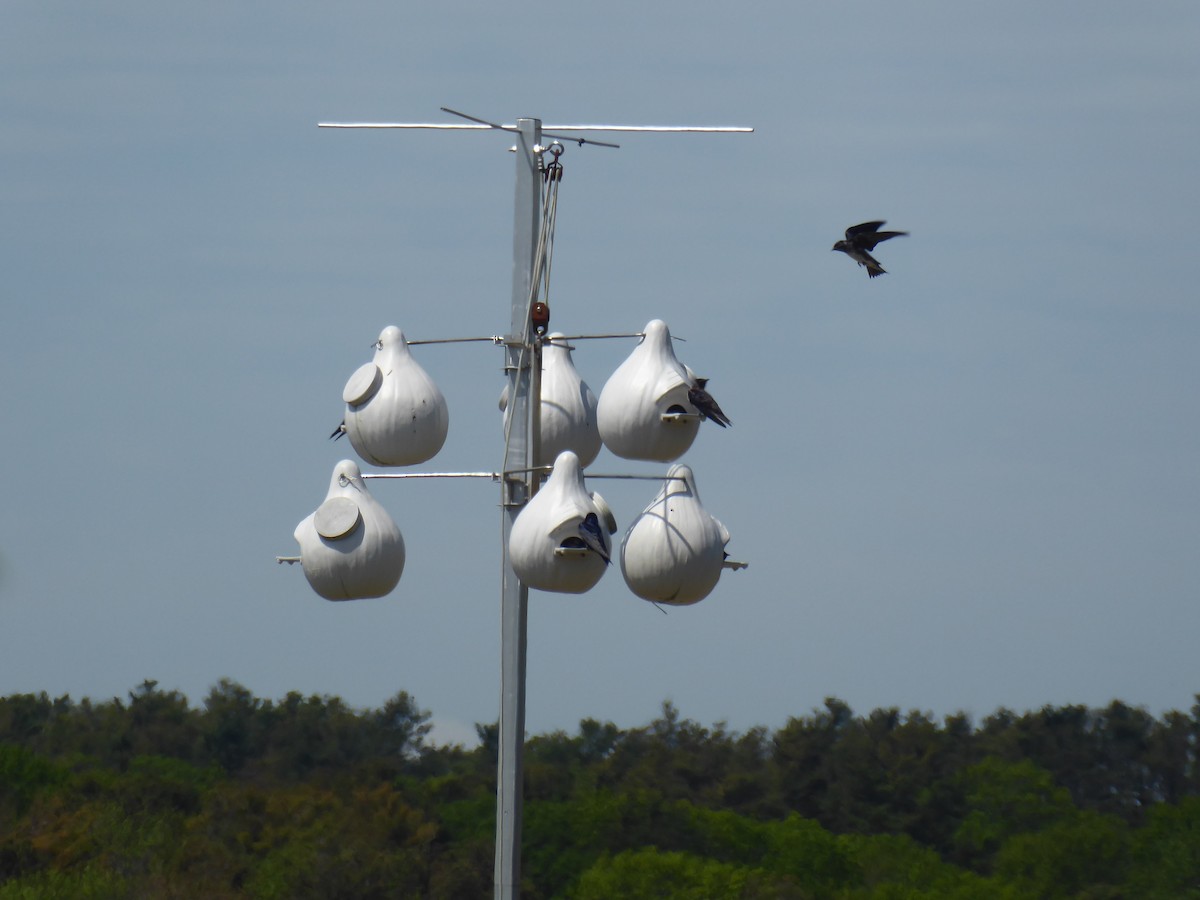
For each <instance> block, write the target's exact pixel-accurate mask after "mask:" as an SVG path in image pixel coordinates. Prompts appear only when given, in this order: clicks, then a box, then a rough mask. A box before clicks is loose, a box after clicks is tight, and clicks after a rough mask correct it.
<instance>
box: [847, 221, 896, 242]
mask: <svg viewBox="0 0 1200 900" xmlns="http://www.w3.org/2000/svg"><path fill="white" fill-rule="evenodd" d="M885 224H887V220H886V219H880V220H879V221H878V222H863V223H861V224H859V225H851V226H850V227H849V228H847V229H846V239H847V240H850V241H852V240H854V239H855V238H856V237H858V236H859V235H861V234H869V233H870V232H872V231H878V230H879V229H880V227H882V226H883V225H885Z"/></svg>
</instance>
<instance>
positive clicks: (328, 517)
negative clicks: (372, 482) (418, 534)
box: [295, 459, 404, 600]
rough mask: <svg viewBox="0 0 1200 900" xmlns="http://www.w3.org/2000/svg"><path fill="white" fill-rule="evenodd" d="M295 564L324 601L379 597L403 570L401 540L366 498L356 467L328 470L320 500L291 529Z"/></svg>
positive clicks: (382, 511) (374, 502)
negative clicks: (297, 556)
mask: <svg viewBox="0 0 1200 900" xmlns="http://www.w3.org/2000/svg"><path fill="white" fill-rule="evenodd" d="M295 538H296V543H298V544H299V545H300V565H301V567H302V568H303V569H304V577H305V578H307V579H308V583H309V584H310V585H312V589H313V590H314V591H316V592H317V593H318V594H320V595H321V596H322V597H324V598H325V599H326V600H358V599H362V598H366V597H382V596H383V595H384V594H387V593H390V592H391V590H392V589H393V588H394V587H395V586H396V585H397V584H398V583H399V581H400V574H401V572H403V571H404V538H403V537H401V535H400V529H399V528H397V527H396V523H395V522H393V521H392V518H391V516H389V515H388V514H387V510H385V509H384V508H383V507H382V506H381V505H380V504H379V502H378V501H377V500H375V498H374V497H372V496H371V495H370V494H369V493H367V486H366V484H365V483H364V482H363V479H362V473H361V472H360V471H359V468H358V465H357V464H356V463H355V462H354V461H353V460H349V459H343V460H342V461H341V462H339V463H338V464H337V465H336V466H334V469H333V478H332V479H331V480H330V482H329V493H328V494H327V495H326V496H325V501H324V502H323V503H322V504H321V505H320V506H319V507H317V509H316V512H314V513H312V514H311V515H309V516H308V517H307V518H306V519H304V521H302V522H301V523H300V524H299V525H297V526H296V532H295Z"/></svg>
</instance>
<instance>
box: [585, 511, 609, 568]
mask: <svg viewBox="0 0 1200 900" xmlns="http://www.w3.org/2000/svg"><path fill="white" fill-rule="evenodd" d="M579 538H580V540H582V541H583V542H584V544H586V545H587V548H588V549H589V550H591V551H592V552H593V553H598V554H599V555H600V558H601V559H602V560H604V562H605V564H607V565H611V564H612V559H611V558H610V557H609V555H608V542H607V541H606V540H604V530H603V529H602V528H601V527H600V519H599V517H598V516H597V515H596V514H595V513H588V514H587V515H586V516H584V517H583V521H582V522H580V523H579Z"/></svg>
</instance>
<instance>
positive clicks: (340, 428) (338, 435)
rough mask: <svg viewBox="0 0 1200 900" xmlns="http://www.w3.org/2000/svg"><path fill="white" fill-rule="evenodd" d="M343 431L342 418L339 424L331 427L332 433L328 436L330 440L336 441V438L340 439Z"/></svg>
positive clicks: (344, 431) (344, 428)
mask: <svg viewBox="0 0 1200 900" xmlns="http://www.w3.org/2000/svg"><path fill="white" fill-rule="evenodd" d="M345 433H346V420H345V419H342V424H341V425H339V426H338V427H337V428H335V429H333V434H331V435H330V436H329V437H330V438H331V439H332V440H335V441H338V440H341V438H342V435H343V434H345Z"/></svg>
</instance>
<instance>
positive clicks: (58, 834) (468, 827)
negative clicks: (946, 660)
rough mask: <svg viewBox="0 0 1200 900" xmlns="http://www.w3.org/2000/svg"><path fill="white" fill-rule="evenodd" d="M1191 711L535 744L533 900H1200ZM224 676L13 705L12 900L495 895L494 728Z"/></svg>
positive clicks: (394, 702) (529, 861) (528, 788)
mask: <svg viewBox="0 0 1200 900" xmlns="http://www.w3.org/2000/svg"><path fill="white" fill-rule="evenodd" d="M1196 699H1197V703H1196V705H1194V706H1193V707H1192V708H1191V710H1190V711H1188V712H1177V711H1172V712H1168V713H1166V714H1164V715H1162V716H1157V717H1156V716H1153V715H1151V714H1149V713H1148V712H1147V711H1146V710H1144V709H1141V708H1139V707H1132V706H1128V705H1126V704H1124V703H1122V702H1120V701H1113V702H1112V703H1110V704H1109V705H1108V706H1107V707H1104V708H1102V709H1093V708H1088V707H1084V706H1058V707H1054V706H1046V707H1043V708H1042V709H1040V710H1036V711H1027V712H1023V713H1016V712H1013V711H1011V710H1006V709H1001V710H998V711H997V712H995V713H993V714H992V715H990V716H987V717H986V718H984V719H983V720H982V721H981V722H979V723H975V722H973V721H972V720H971V719H970V718H969V717H968V716H966V715H954V716H948V717H945V718H943V719H941V720H938V719H935V718H934V717H932V716H931V715H928V714H926V713H922V712H919V711H910V712H907V713H901V712H900V711H899V710H898V709H894V708H892V709H878V710H874V711H873V712H871V713H869V714H867V715H856V714H855V713H854V711H853V710H852V709H851V708H850V707H849V706H848V705H847V704H845V703H843V702H842V701H840V700H837V699H834V698H830V699H827V700H826V701H825V703H824V705H823V706H822V707H821V708H818V709H815V710H812V711H811V712H810V713H808V714H806V715H801V716H796V717H793V718H790V719H789V720H788V721H787V722H786V723H785V724H784V725H783V726H782V727H781V728H779V729H777V730H774V731H771V730H768V729H766V728H753V729H750V730H749V731H745V732H736V731H732V730H729V729H728V728H727V727H726V726H725V725H724V724H723V723H717V724H715V725H712V726H709V727H705V726H702V725H701V724H699V723H697V722H695V721H693V720H691V719H687V718H683V717H681V715H680V713H679V711H678V710H677V709H676V708H675V707H674V706H673V705H672V704H671V703H669V702H667V703H664V704H663V707H662V711H661V713H660V715H659V716H658V717H657V718H656V719H655V720H654V721H653V722H651V723H650V724H648V725H646V726H643V727H640V728H632V729H621V728H618V727H617V726H616V725H614V724H612V723H611V722H601V721H597V720H595V719H584V720H582V721H581V722H580V723H579V727H578V729H577V730H576V732H575V733H573V734H571V733H567V732H564V731H556V732H552V733H549V734H540V735H534V736H531V737H529V738H528V740H527V742H526V751H525V798H526V800H525V815H524V836H523V843H522V846H523V868H522V875H523V885H522V887H523V895H524V896H526V897H529V898H551V897H568V898H578V900H593V898H614V897H630V898H640V897H645V898H661V897H689V898H691V897H694V898H805V900H808V898H830V900H859V898H862V900H866V898H878V900H882V898H888V900H898V898H908V897H950V898H964V900H965V898H997V900H1000V898H1005V900H1008V898H1024V897H1041V898H1056V897H1064V898H1068V897H1069V898H1085V897H1086V898H1093V900H1098V898H1118V897H1138V898H1142V897H1145V898H1171V900H1177V898H1187V897H1192V898H1200V763H1198V758H1197V753H1198V750H1200V695H1198V696H1197V698H1196ZM430 718H431V716H430V713H429V712H428V711H426V710H423V709H421V708H420V706H419V705H418V704H417V702H416V701H415V699H414V698H413V697H411V696H410V695H409V694H407V693H406V692H403V691H401V692H399V693H398V694H396V695H395V696H394V697H392V698H391V699H390V700H388V701H387V702H386V703H385V704H384V705H383V706H382V707H380V708H378V709H367V710H358V709H354V708H351V707H349V706H347V705H346V704H345V703H344V702H343V701H342V700H340V699H339V698H337V697H329V696H307V697H306V696H303V695H301V694H299V693H290V694H288V695H287V696H286V697H284V698H283V699H281V700H277V701H273V700H268V699H262V698H259V697H256V696H254V695H253V694H252V693H251V692H250V691H249V690H247V689H246V688H245V687H243V686H241V685H239V684H237V683H235V682H232V681H228V680H223V681H221V682H220V683H219V684H217V685H216V686H215V687H213V688H212V689H211V690H210V692H209V694H208V696H207V697H206V698H205V699H204V700H203V702H202V703H201V704H200V705H199V706H196V707H193V706H191V705H190V704H189V702H188V700H187V698H186V697H185V696H183V695H182V694H180V693H179V692H177V691H169V690H161V689H159V687H158V685H157V684H156V683H155V682H154V681H149V680H148V681H145V682H144V683H143V684H141V685H140V686H138V687H137V688H136V689H134V690H133V691H131V692H129V695H128V697H127V698H126V699H120V698H113V699H112V700H108V701H103V702H93V701H91V700H88V699H83V700H79V701H75V700H72V699H71V698H70V697H67V696H64V697H59V698H51V697H49V696H47V695H46V694H44V693H43V694H36V695H35V694H17V695H12V696H9V697H5V698H0V900H10V898H43V897H45V898H58V897H62V898H72V900H75V898H116V897H172V898H192V897H197V898H199V897H204V898H243V897H252V898H297V897H314V898H316V897H319V898H342V897H345V898H355V900H370V898H392V897H431V898H440V897H447V898H470V897H488V896H490V895H491V890H492V864H493V840H494V828H495V778H496V771H495V766H496V751H497V727H496V725H495V724H484V725H478V726H476V727H477V731H478V734H479V739H480V740H479V744H478V746H476V747H472V748H465V747H463V746H461V745H438V744H435V743H433V742H431V741H430V740H429V732H430V724H429V723H430Z"/></svg>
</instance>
